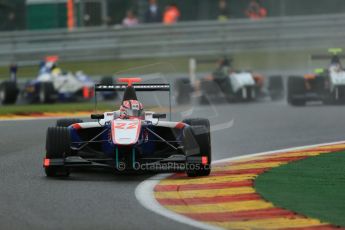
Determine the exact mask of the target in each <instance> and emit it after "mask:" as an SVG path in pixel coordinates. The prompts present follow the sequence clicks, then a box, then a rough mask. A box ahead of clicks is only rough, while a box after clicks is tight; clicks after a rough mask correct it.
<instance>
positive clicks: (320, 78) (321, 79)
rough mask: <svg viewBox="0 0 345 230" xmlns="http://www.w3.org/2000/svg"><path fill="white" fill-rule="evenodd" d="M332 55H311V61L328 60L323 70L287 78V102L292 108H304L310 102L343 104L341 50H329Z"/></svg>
mask: <svg viewBox="0 0 345 230" xmlns="http://www.w3.org/2000/svg"><path fill="white" fill-rule="evenodd" d="M329 52H330V53H331V54H332V55H312V56H311V59H312V60H325V59H330V60H331V61H330V65H329V67H328V68H325V69H316V70H315V73H312V74H306V75H304V76H290V77H289V78H288V90H287V91H288V95H287V101H288V103H289V104H290V105H293V106H304V105H305V104H306V103H307V102H310V101H320V102H322V103H323V104H344V103H345V70H344V69H343V67H342V64H341V62H340V55H339V53H341V52H342V49H339V48H335V49H334V48H333V49H329Z"/></svg>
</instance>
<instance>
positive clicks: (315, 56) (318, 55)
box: [310, 54, 345, 61]
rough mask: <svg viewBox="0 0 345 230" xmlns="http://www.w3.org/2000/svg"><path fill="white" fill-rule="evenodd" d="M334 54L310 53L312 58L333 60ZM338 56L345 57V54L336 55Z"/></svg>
mask: <svg viewBox="0 0 345 230" xmlns="http://www.w3.org/2000/svg"><path fill="white" fill-rule="evenodd" d="M333 56H334V55H329V54H312V55H310V59H311V60H315V61H317V60H331V59H332V57H333ZM336 56H337V57H339V58H341V59H345V55H339V54H337V55H336Z"/></svg>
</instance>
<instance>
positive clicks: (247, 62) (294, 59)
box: [0, 49, 328, 79]
mask: <svg viewBox="0 0 345 230" xmlns="http://www.w3.org/2000/svg"><path fill="white" fill-rule="evenodd" d="M310 54H327V49H309V50H290V51H274V52H273V51H267V52H264V51H262V52H248V51H247V52H242V53H237V54H231V53H229V54H218V55H217V54H215V55H211V56H195V55H192V56H193V57H194V58H196V59H199V60H200V59H204V60H205V59H206V60H211V61H210V62H203V63H198V69H197V70H198V72H211V71H212V70H213V69H214V68H215V66H216V60H217V59H219V58H221V57H223V56H224V55H226V56H228V57H232V58H233V60H234V67H235V68H236V69H251V70H258V71H260V70H272V69H273V70H294V69H300V68H303V69H305V68H310V69H313V68H314V67H325V66H327V64H328V60H325V61H318V62H313V63H311V61H310ZM189 58H190V57H171V58H145V59H129V60H103V61H77V62H76V61H74V62H64V60H60V62H59V64H60V67H61V68H62V69H64V70H68V71H72V72H76V71H78V70H83V71H84V72H85V73H86V74H88V75H91V76H94V75H101V76H106V75H114V73H116V72H121V71H125V70H128V69H131V68H136V67H141V66H146V65H150V64H154V63H168V64H169V65H171V66H172V67H173V70H172V71H174V72H178V73H188V71H189V69H188V68H189V64H188V63H189V62H188V60H189ZM212 60H214V61H212ZM165 67H166V66H163V67H162V68H165ZM159 71H161V70H159ZM169 71H171V70H169ZM37 72H38V63H37V65H35V66H21V67H19V71H18V76H19V78H34V77H35V76H36V75H37ZM8 76H9V74H8V67H7V66H1V67H0V79H6V78H8Z"/></svg>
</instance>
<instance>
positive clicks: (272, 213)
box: [154, 144, 345, 229]
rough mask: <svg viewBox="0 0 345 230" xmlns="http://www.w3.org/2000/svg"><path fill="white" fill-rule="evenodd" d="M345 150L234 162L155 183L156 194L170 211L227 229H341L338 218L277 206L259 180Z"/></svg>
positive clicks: (315, 150) (343, 146)
mask: <svg viewBox="0 0 345 230" xmlns="http://www.w3.org/2000/svg"><path fill="white" fill-rule="evenodd" d="M343 149H345V144H337V145H329V146H322V147H314V148H310V149H304V150H295V151H287V152H283V153H279V154H278V153H276V154H275V153H272V154H270V155H265V156H256V157H252V158H248V159H245V160H237V161H231V162H230V161H229V162H225V163H220V164H216V165H214V167H213V172H212V174H211V176H209V177H203V178H194V179H190V178H187V177H186V176H185V175H183V174H174V175H172V176H170V177H168V178H166V179H163V180H162V181H160V183H158V184H157V185H156V186H155V188H154V196H155V199H156V200H157V201H158V202H159V204H160V205H162V206H163V207H164V208H166V209H168V210H169V211H172V212H174V213H177V214H180V215H182V216H185V217H188V218H190V219H193V220H196V221H200V222H202V223H205V224H209V225H213V226H217V227H221V228H226V229H291V228H294V229H335V228H337V226H335V225H334V223H333V222H327V221H321V220H320V219H318V218H312V217H307V216H306V215H305V214H304V213H302V212H298V213H297V212H294V211H291V210H288V209H283V208H280V207H277V206H276V205H275V204H274V203H272V202H271V201H269V200H266V199H264V198H263V197H262V196H261V194H259V193H258V191H257V190H256V188H255V186H254V184H255V183H256V182H255V181H256V179H257V177H258V175H260V174H262V175H263V173H265V172H269V171H270V170H271V169H274V168H279V167H280V166H282V165H286V164H288V163H290V162H294V161H299V160H303V159H306V158H308V157H312V156H318V155H320V154H327V153H330V152H335V151H340V150H343Z"/></svg>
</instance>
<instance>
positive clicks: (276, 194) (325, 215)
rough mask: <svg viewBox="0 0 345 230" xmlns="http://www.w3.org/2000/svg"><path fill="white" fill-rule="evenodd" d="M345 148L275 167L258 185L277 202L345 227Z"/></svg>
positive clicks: (261, 178) (256, 187)
mask: <svg viewBox="0 0 345 230" xmlns="http://www.w3.org/2000/svg"><path fill="white" fill-rule="evenodd" d="M344 165H345V152H338V153H330V154H323V155H320V156H316V157H310V158H307V159H304V160H300V161H296V162H292V163H289V164H287V165H283V166H280V167H277V168H274V169H272V170H270V171H268V172H266V173H264V174H261V175H260V176H259V177H258V178H257V179H256V180H255V189H256V191H257V192H258V193H260V194H261V195H262V196H263V197H264V198H265V199H267V200H269V201H271V202H272V203H274V205H275V206H277V207H281V208H285V209H288V210H292V211H294V212H296V213H299V214H303V215H305V216H308V217H312V218H317V219H319V220H321V221H324V222H328V223H331V224H334V225H337V226H343V227H345V218H344V213H345V202H344V201H345V192H344V191H345V174H344Z"/></svg>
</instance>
